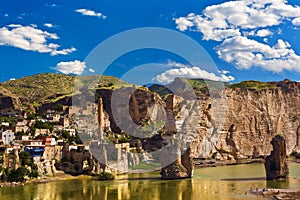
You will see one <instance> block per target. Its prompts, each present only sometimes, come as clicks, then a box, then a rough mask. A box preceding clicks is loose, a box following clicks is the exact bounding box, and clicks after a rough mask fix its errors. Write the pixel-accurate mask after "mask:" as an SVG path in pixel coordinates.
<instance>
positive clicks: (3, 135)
mask: <svg viewBox="0 0 300 200" xmlns="http://www.w3.org/2000/svg"><path fill="white" fill-rule="evenodd" d="M0 139H1V140H2V141H3V143H4V144H5V145H11V144H13V143H14V139H15V133H14V132H12V131H10V130H8V131H3V132H0Z"/></svg>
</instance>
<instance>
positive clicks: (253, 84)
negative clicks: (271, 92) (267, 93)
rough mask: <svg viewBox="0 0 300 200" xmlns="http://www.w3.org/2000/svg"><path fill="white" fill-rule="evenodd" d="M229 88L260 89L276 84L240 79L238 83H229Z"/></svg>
mask: <svg viewBox="0 0 300 200" xmlns="http://www.w3.org/2000/svg"><path fill="white" fill-rule="evenodd" d="M229 88H241V89H255V90H262V89H273V88H277V86H276V84H275V83H272V82H259V81H242V82H240V83H236V84H232V85H230V86H229Z"/></svg>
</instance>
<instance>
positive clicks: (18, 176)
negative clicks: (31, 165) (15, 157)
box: [8, 166, 29, 182]
mask: <svg viewBox="0 0 300 200" xmlns="http://www.w3.org/2000/svg"><path fill="white" fill-rule="evenodd" d="M26 175H29V170H28V169H26V168H25V167H23V166H21V167H19V168H18V169H16V170H11V171H10V173H9V175H8V181H9V182H24V181H25V176H26Z"/></svg>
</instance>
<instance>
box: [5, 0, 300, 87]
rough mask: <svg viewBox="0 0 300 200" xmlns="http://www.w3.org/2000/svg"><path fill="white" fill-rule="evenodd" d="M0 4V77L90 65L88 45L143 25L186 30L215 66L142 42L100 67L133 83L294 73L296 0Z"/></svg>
mask: <svg viewBox="0 0 300 200" xmlns="http://www.w3.org/2000/svg"><path fill="white" fill-rule="evenodd" d="M0 5H1V6H0V55H1V62H0V69H1V73H0V81H6V80H9V79H11V78H20V77H23V76H27V75H33V74H36V73H44V72H53V73H65V74H76V75H80V74H88V73H97V68H98V67H101V66H89V65H88V63H86V62H85V59H86V57H87V56H88V55H89V53H90V52H91V51H92V50H93V49H94V48H95V47H96V46H97V45H99V44H100V43H101V42H103V41H106V40H107V39H108V38H110V37H112V36H114V35H116V34H119V33H122V32H123V31H127V30H132V29H135V28H143V27H160V28H166V29H170V30H173V31H178V32H179V33H182V34H185V35H186V36H188V37H191V38H192V39H193V40H195V41H196V42H197V43H199V45H200V46H202V47H203V48H204V49H205V50H206V52H207V53H208V54H209V56H210V58H211V59H212V60H213V62H214V63H215V65H216V66H217V68H218V73H216V72H215V71H214V72H212V71H209V70H205V68H206V66H200V65H197V64H194V63H189V62H187V60H186V59H185V58H182V57H180V56H178V55H176V54H175V53H174V52H166V51H162V50H159V49H142V50H136V51H132V52H127V53H126V54H124V55H120V57H119V58H117V59H116V60H114V61H113V62H112V64H111V65H109V66H106V67H105V68H106V69H105V72H104V73H105V74H107V75H114V76H118V77H120V78H123V79H126V77H127V78H128V77H130V78H129V79H131V81H132V82H136V83H138V84H139V83H142V82H151V81H153V82H160V83H168V82H170V81H172V80H173V78H174V77H176V76H182V77H190V78H208V79H213V80H222V81H230V82H232V83H234V82H239V81H242V80H250V79H251V80H260V81H273V80H274V81H276V80H283V79H284V78H289V79H291V80H297V81H298V80H300V78H299V75H300V56H299V55H300V45H299V44H300V41H299V36H298V35H299V31H300V30H299V28H300V7H299V6H300V2H298V1H296V0H293V1H291V0H290V1H285V0H237V1H221V0H216V1H213V0H209V1H208V0H202V1H199V0H188V1H185V2H183V1H171V0H153V1H137V0H130V1H122V0H120V1H116V0H111V1H95V0H74V1H61V0H60V1H55V0H54V1H43V0H39V1H35V0H28V1H21V0H13V1H12V0H2V1H1V3H0ZM132 42H134V40H133V41H132ZM183 42H184V41H178V43H179V44H180V43H183ZM121 45H123V44H120V46H121ZM114 48H118V47H114ZM193 53H194V52H191V54H193ZM101 59H102V57H101V55H99V60H101ZM199 59H200V58H199ZM100 62H101V61H100ZM149 63H150V64H149ZM132 74H136V75H135V76H132ZM151 76H152V78H151ZM146 77H147V80H146V81H145V80H144V81H141V80H142V79H145V78H146ZM128 81H129V80H128Z"/></svg>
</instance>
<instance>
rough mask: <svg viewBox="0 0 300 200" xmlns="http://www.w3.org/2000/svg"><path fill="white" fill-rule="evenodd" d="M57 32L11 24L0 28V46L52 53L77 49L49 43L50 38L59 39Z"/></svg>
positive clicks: (64, 53)
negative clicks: (61, 47)
mask: <svg viewBox="0 0 300 200" xmlns="http://www.w3.org/2000/svg"><path fill="white" fill-rule="evenodd" d="M57 39H59V37H58V36H57V35H56V34H55V33H49V32H47V31H43V30H40V29H37V28H35V27H32V26H22V25H18V24H10V25H8V26H6V27H2V28H0V46H12V47H17V48H21V49H24V50H29V51H37V52H40V53H50V54H51V55H58V54H61V55H66V54H69V53H71V52H73V51H75V50H76V49H75V48H74V47H72V48H68V49H58V48H59V47H60V45H58V44H54V43H49V40H57Z"/></svg>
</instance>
